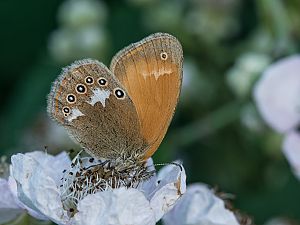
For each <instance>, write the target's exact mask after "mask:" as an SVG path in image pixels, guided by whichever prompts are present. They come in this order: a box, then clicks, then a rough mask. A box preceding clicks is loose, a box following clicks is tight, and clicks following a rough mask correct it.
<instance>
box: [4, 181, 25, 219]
mask: <svg viewBox="0 0 300 225" xmlns="http://www.w3.org/2000/svg"><path fill="white" fill-rule="evenodd" d="M0 193H1V198H0V224H2V223H6V222H8V221H10V220H13V219H15V218H16V217H17V216H18V215H20V214H21V213H22V212H24V211H23V210H22V209H21V208H20V207H19V206H18V204H17V203H16V201H15V198H14V196H13V194H12V193H11V191H10V189H9V185H8V182H7V180H5V179H2V178H0Z"/></svg>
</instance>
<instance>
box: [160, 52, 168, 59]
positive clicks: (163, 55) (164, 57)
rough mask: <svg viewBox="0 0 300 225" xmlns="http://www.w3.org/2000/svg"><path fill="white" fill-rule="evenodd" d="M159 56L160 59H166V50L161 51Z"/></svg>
mask: <svg viewBox="0 0 300 225" xmlns="http://www.w3.org/2000/svg"><path fill="white" fill-rule="evenodd" d="M160 58H161V60H164V61H165V60H167V59H168V53H166V52H161V53H160Z"/></svg>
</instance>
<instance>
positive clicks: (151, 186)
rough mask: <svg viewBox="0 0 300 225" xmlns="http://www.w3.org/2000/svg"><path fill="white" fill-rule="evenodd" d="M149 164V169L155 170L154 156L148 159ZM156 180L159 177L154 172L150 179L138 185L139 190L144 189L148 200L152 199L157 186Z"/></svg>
mask: <svg viewBox="0 0 300 225" xmlns="http://www.w3.org/2000/svg"><path fill="white" fill-rule="evenodd" d="M147 166H148V171H153V170H155V167H154V163H153V160H152V158H149V159H148V160H147ZM156 181H157V177H156V174H154V175H153V176H152V177H151V178H150V179H148V180H145V181H143V182H142V183H141V184H140V185H139V186H138V190H140V191H142V192H143V193H144V195H145V196H146V198H147V199H148V200H150V197H151V194H152V193H153V191H154V190H155V188H156V186H157V182H156Z"/></svg>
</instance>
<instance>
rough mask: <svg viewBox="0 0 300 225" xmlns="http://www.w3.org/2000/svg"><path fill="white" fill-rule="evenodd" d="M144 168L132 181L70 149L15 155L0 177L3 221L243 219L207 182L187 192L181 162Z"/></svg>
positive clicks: (73, 224)
mask: <svg viewBox="0 0 300 225" xmlns="http://www.w3.org/2000/svg"><path fill="white" fill-rule="evenodd" d="M2 164H3V163H2ZM2 164H1V165H2ZM7 166H8V165H7V164H6V167H7ZM145 168H146V169H147V170H149V172H151V173H153V174H152V176H149V178H148V179H146V180H143V181H135V180H134V179H133V180H130V179H131V178H132V177H134V176H129V178H128V177H126V178H124V177H118V176H113V175H112V174H113V173H115V172H117V171H116V170H114V169H115V168H114V167H113V166H112V165H109V164H108V163H107V161H99V160H96V159H94V158H92V157H81V156H80V155H78V156H76V157H75V158H74V159H73V160H72V161H71V160H70V158H69V156H68V154H66V153H65V152H62V153H60V154H58V155H57V156H51V155H49V154H47V153H44V152H40V151H36V152H30V153H25V154H20V153H19V154H16V155H13V156H12V158H11V166H10V177H9V178H8V179H0V190H1V191H2V192H1V201H0V218H1V221H0V222H7V221H9V220H12V219H14V218H16V217H17V216H18V215H19V214H20V213H24V212H27V213H29V214H30V215H31V216H33V217H35V218H37V219H40V220H52V221H53V222H55V223H57V224H61V225H65V224H68V225H77V224H80V225H85V224H86V225H98V224H99V225H100V224H101V225H103V224H107V225H108V224H113V225H123V224H124V225H125V224H132V225H154V224H156V222H157V221H159V220H160V219H161V218H163V223H164V224H165V225H169V224H195V225H196V224H212V225H221V224H222V225H223V224H224V225H237V224H239V223H238V221H237V219H236V217H235V215H234V213H233V212H231V211H229V210H228V209H226V207H225V203H224V201H223V200H222V199H221V198H219V197H217V196H216V195H215V194H214V192H213V191H212V190H211V189H209V188H208V187H207V186H206V185H204V184H194V185H191V186H189V187H188V188H187V191H186V184H185V179H186V175H185V170H184V168H183V166H182V165H180V164H177V163H174V164H170V165H167V166H164V167H163V168H162V169H161V170H160V171H159V172H158V173H157V174H156V173H155V168H154V165H153V162H152V159H149V160H148V161H147V166H146V167H145ZM118 175H120V174H118ZM105 176H107V177H105ZM130 177H131V178H130ZM112 178H114V179H112ZM185 192H186V193H185ZM174 206H175V207H174ZM91 209H93V210H91ZM7 212H9V213H7ZM4 215H6V216H5V217H4Z"/></svg>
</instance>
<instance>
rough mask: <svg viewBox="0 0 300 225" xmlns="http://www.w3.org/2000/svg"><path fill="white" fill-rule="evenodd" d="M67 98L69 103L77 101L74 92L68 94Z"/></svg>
mask: <svg viewBox="0 0 300 225" xmlns="http://www.w3.org/2000/svg"><path fill="white" fill-rule="evenodd" d="M66 100H67V102H68V103H70V104H73V103H75V102H76V96H75V95H73V94H69V95H67V97H66Z"/></svg>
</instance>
